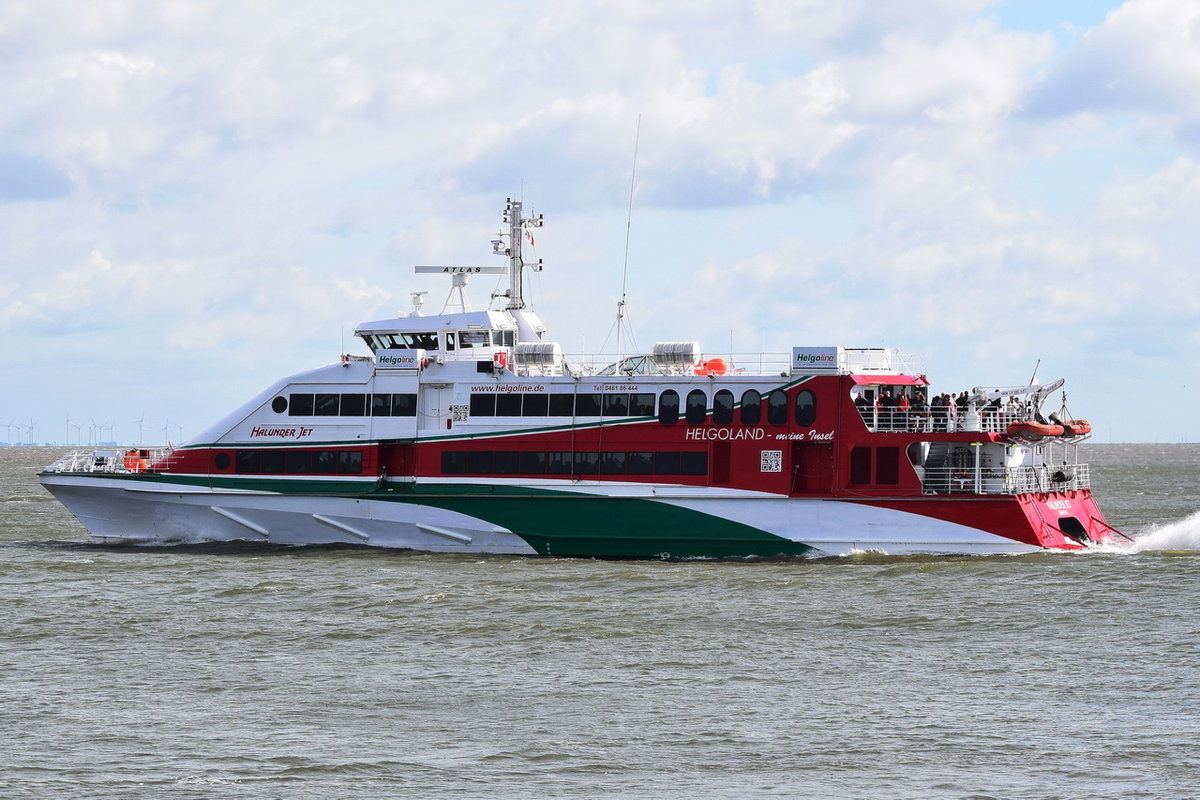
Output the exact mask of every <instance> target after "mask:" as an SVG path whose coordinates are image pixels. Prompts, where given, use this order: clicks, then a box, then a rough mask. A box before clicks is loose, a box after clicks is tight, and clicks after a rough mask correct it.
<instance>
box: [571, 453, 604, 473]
mask: <svg viewBox="0 0 1200 800" xmlns="http://www.w3.org/2000/svg"><path fill="white" fill-rule="evenodd" d="M599 463H600V454H599V453H576V454H575V474H576V475H595V474H596V471H597V469H598V467H599Z"/></svg>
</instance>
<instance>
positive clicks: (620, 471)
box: [600, 453, 625, 475]
mask: <svg viewBox="0 0 1200 800" xmlns="http://www.w3.org/2000/svg"><path fill="white" fill-rule="evenodd" d="M600 474H601V475H624V474H625V454H624V453H601V454H600Z"/></svg>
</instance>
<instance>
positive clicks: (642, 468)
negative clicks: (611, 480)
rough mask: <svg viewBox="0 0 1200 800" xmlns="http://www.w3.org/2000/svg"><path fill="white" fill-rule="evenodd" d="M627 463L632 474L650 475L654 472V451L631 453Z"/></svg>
mask: <svg viewBox="0 0 1200 800" xmlns="http://www.w3.org/2000/svg"><path fill="white" fill-rule="evenodd" d="M627 463H628V470H627V471H628V472H629V474H630V475H649V474H651V473H653V472H654V453H630V454H629V459H628V462H627Z"/></svg>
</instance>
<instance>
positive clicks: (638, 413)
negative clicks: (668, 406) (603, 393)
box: [629, 392, 654, 417]
mask: <svg viewBox="0 0 1200 800" xmlns="http://www.w3.org/2000/svg"><path fill="white" fill-rule="evenodd" d="M629 414H630V416H634V417H651V416H654V393H653V392H637V393H635V394H631V395H629Z"/></svg>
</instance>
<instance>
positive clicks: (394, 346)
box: [379, 333, 438, 350]
mask: <svg viewBox="0 0 1200 800" xmlns="http://www.w3.org/2000/svg"><path fill="white" fill-rule="evenodd" d="M379 338H380V339H381V340H382V339H383V338H384V337H382V336H381V337H379ZM388 339H389V342H388V349H391V350H405V349H408V350H437V349H438V335H437V334H436V333H397V334H393V335H392V336H390V337H388Z"/></svg>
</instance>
